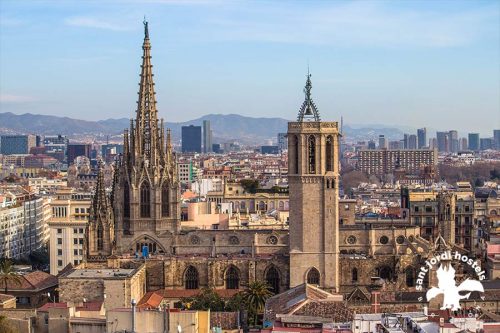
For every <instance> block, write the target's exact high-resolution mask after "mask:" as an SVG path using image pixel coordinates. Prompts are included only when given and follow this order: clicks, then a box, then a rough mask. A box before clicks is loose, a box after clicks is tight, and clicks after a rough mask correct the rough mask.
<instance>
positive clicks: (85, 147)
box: [68, 143, 92, 165]
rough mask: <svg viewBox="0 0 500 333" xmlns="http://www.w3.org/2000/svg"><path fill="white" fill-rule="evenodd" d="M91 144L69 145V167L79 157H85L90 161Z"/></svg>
mask: <svg viewBox="0 0 500 333" xmlns="http://www.w3.org/2000/svg"><path fill="white" fill-rule="evenodd" d="M91 149H92V146H91V145H90V144H79V143H73V144H69V145H68V165H69V164H73V162H74V160H75V158H77V157H78V156H85V157H87V158H88V159H90V150H91Z"/></svg>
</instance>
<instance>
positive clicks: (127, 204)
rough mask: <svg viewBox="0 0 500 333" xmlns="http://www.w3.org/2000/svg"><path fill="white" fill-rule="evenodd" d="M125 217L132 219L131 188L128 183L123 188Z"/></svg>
mask: <svg viewBox="0 0 500 333" xmlns="http://www.w3.org/2000/svg"><path fill="white" fill-rule="evenodd" d="M123 215H124V216H125V217H130V187H129V186H128V182H125V185H124V186H123Z"/></svg>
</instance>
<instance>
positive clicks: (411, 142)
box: [408, 134, 417, 149]
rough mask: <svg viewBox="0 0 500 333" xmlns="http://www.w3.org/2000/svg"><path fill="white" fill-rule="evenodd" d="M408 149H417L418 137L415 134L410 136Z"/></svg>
mask: <svg viewBox="0 0 500 333" xmlns="http://www.w3.org/2000/svg"><path fill="white" fill-rule="evenodd" d="M408 149H417V136H416V135H415V134H411V135H409V136H408Z"/></svg>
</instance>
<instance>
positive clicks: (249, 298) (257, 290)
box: [243, 281, 273, 325]
mask: <svg viewBox="0 0 500 333" xmlns="http://www.w3.org/2000/svg"><path fill="white" fill-rule="evenodd" d="M272 295H273V292H272V291H271V290H270V287H269V285H268V284H267V283H266V282H263V281H254V282H252V283H250V284H249V285H248V289H246V290H245V291H243V299H244V300H245V303H246V304H247V306H248V309H249V310H250V311H251V312H253V315H254V325H257V317H258V315H259V314H261V313H263V312H264V307H265V305H266V301H267V299H268V298H269V297H271V296H272Z"/></svg>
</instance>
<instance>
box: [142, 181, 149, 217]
mask: <svg viewBox="0 0 500 333" xmlns="http://www.w3.org/2000/svg"><path fill="white" fill-rule="evenodd" d="M140 206H141V217H151V191H150V187H149V183H148V182H147V181H145V182H143V183H142V185H141V205H140Z"/></svg>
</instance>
